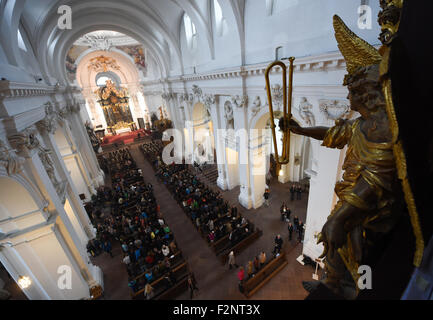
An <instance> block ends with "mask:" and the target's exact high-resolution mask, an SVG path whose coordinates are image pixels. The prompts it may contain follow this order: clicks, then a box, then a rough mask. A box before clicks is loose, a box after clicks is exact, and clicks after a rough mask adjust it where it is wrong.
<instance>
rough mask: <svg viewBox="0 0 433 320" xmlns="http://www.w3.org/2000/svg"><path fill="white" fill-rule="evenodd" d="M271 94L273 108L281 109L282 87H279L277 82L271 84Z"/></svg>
mask: <svg viewBox="0 0 433 320" xmlns="http://www.w3.org/2000/svg"><path fill="white" fill-rule="evenodd" d="M265 90H266V88H265ZM271 96H272V105H273V107H274V110H276V111H282V108H281V107H282V106H283V87H281V85H279V84H274V85H273V86H271Z"/></svg>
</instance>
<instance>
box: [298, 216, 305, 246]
mask: <svg viewBox="0 0 433 320" xmlns="http://www.w3.org/2000/svg"><path fill="white" fill-rule="evenodd" d="M303 233H304V223H303V222H302V221H300V222H299V228H298V241H299V242H302V235H303Z"/></svg>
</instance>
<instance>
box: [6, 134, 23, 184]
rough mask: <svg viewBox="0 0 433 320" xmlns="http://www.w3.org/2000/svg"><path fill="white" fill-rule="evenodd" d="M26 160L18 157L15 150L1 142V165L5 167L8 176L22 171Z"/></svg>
mask: <svg viewBox="0 0 433 320" xmlns="http://www.w3.org/2000/svg"><path fill="white" fill-rule="evenodd" d="M24 161H25V160H24V158H22V157H18V156H17V155H16V154H15V151H14V150H13V149H9V148H8V147H7V146H6V144H5V143H4V142H3V141H2V140H0V165H2V166H3V167H5V169H6V172H7V173H8V175H13V174H17V173H19V172H20V171H21V170H22V164H23V163H24Z"/></svg>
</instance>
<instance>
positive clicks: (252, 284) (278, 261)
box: [243, 252, 287, 298]
mask: <svg viewBox="0 0 433 320" xmlns="http://www.w3.org/2000/svg"><path fill="white" fill-rule="evenodd" d="M286 265H287V260H286V253H285V252H282V253H281V254H280V255H279V256H278V257H276V258H274V259H272V260H271V261H269V262H268V263H267V264H266V265H265V266H264V267H263V268H262V269H261V270H259V272H257V273H256V274H255V275H254V276H253V277H252V278H251V279H249V280H247V281H245V282H244V285H243V287H244V295H245V296H246V297H247V298H250V297H251V296H252V295H254V294H255V293H256V292H257V291H258V290H259V289H260V288H261V287H263V286H264V285H265V284H266V283H267V282H268V281H269V280H271V279H272V278H273V277H274V276H276V275H277V274H278V272H280V271H281V270H282V269H284V267H285V266H286Z"/></svg>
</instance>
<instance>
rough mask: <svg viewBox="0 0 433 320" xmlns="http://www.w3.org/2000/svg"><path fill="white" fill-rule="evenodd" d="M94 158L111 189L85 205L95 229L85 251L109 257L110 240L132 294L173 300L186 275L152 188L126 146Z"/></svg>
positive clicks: (184, 267)
mask: <svg viewBox="0 0 433 320" xmlns="http://www.w3.org/2000/svg"><path fill="white" fill-rule="evenodd" d="M99 160H100V162H101V167H104V168H105V169H106V170H107V171H108V173H109V175H110V177H111V182H112V187H111V188H108V187H103V188H100V189H99V190H98V192H97V195H96V196H94V197H93V199H92V202H91V204H90V205H89V206H88V207H87V209H88V212H89V216H90V217H91V220H92V223H93V224H94V225H95V226H97V237H96V240H93V241H91V242H90V243H89V246H88V249H89V251H90V252H91V253H92V254H97V253H98V251H100V249H102V250H104V251H106V252H107V253H109V254H110V255H111V256H112V254H111V241H113V240H114V241H117V242H119V243H120V245H121V250H122V252H123V259H122V261H123V263H124V264H125V266H126V272H127V273H128V277H129V283H128V286H129V287H130V288H131V296H132V297H133V298H138V299H142V298H145V299H163V298H173V296H171V294H177V293H179V290H177V289H178V287H181V288H183V289H184V290H186V289H187V278H188V276H189V275H190V271H189V267H188V265H187V263H186V261H185V259H184V258H183V256H182V252H181V251H180V250H179V249H178V247H177V244H176V241H175V239H174V235H173V232H172V231H171V230H170V228H169V226H168V225H167V224H166V223H165V221H164V218H163V216H162V214H161V212H160V207H159V205H158V204H157V202H156V199H155V196H154V193H153V187H152V185H151V184H146V183H145V182H144V179H143V176H142V173H141V170H140V169H138V168H137V166H136V163H135V161H134V159H133V158H132V156H131V154H130V151H129V148H124V149H120V150H116V151H113V152H109V153H105V154H103V155H101V156H100V157H99ZM173 289H176V290H173ZM175 291H176V292H175Z"/></svg>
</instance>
